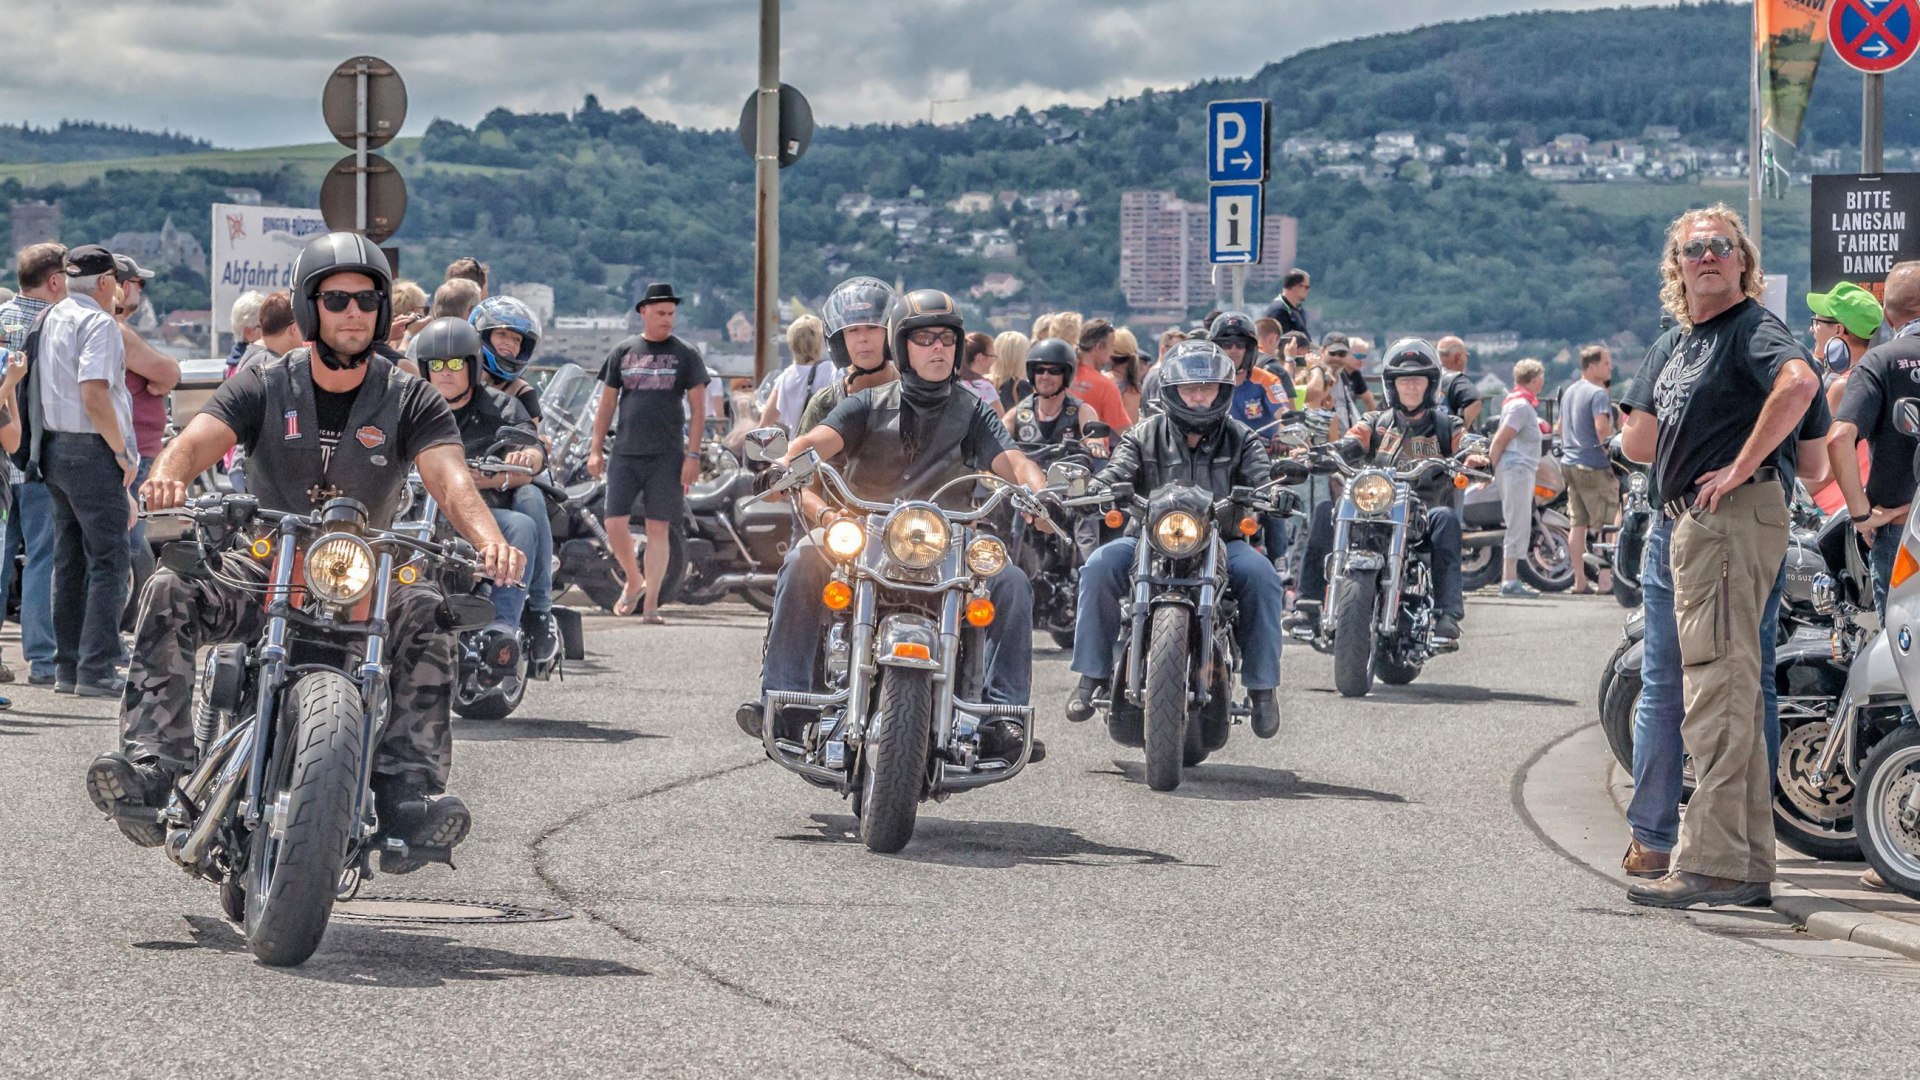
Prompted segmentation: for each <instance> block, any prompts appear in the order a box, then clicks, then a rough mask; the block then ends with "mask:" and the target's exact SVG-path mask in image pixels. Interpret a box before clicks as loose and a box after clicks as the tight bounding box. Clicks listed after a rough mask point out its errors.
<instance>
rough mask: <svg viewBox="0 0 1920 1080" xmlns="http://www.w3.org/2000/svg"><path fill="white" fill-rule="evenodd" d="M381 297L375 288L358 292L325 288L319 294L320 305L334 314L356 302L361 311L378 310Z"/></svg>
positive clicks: (371, 311) (370, 311)
mask: <svg viewBox="0 0 1920 1080" xmlns="http://www.w3.org/2000/svg"><path fill="white" fill-rule="evenodd" d="M381 299H382V297H381V295H380V293H379V291H378V290H375V289H362V290H360V291H359V292H342V291H341V290H339V289H327V290H325V291H324V292H322V293H320V294H319V300H320V305H321V306H322V307H324V308H326V309H327V310H328V311H331V312H333V313H334V314H336V315H338V314H339V313H340V312H342V311H345V310H347V305H348V304H356V305H358V306H359V308H360V310H361V311H364V312H367V313H369V314H371V313H373V312H375V311H379V310H380V301H381Z"/></svg>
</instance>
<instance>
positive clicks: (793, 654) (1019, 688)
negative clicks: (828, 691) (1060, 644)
mask: <svg viewBox="0 0 1920 1080" xmlns="http://www.w3.org/2000/svg"><path fill="white" fill-rule="evenodd" d="M832 576H833V567H832V566H831V565H829V563H828V560H827V556H826V554H825V553H824V552H822V551H821V550H820V548H819V546H818V545H817V544H816V543H815V542H814V538H813V537H811V536H810V537H808V538H807V539H806V540H803V541H801V542H800V543H798V544H795V545H793V547H791V548H789V549H787V557H786V560H785V561H784V562H782V563H781V564H780V576H779V579H778V580H777V581H776V582H775V584H774V587H773V614H772V616H770V617H769V618H768V620H767V656H766V665H765V667H764V668H763V669H762V671H761V674H760V686H761V689H762V690H797V691H801V692H808V691H812V690H814V689H815V686H814V684H813V682H814V680H813V669H814V660H815V658H816V656H817V655H818V654H819V652H820V646H821V641H822V640H823V639H824V638H825V637H826V606H825V605H824V604H822V603H821V601H820V590H822V589H824V588H826V586H827V579H828V578H830V577H832ZM987 595H988V597H989V598H991V599H992V600H993V607H994V616H993V622H992V623H990V624H989V625H988V626H987V657H986V660H987V687H986V697H987V700H988V701H990V702H993V703H996V704H1000V705H1025V704H1027V703H1028V701H1029V700H1030V699H1031V697H1032V696H1033V583H1032V582H1030V581H1028V580H1027V575H1026V574H1025V573H1023V572H1022V571H1021V569H1020V568H1019V567H1017V566H1013V565H1011V564H1009V565H1008V566H1007V568H1006V569H1005V570H1002V571H1000V572H999V573H998V574H995V575H994V576H992V577H990V578H988V579H987Z"/></svg>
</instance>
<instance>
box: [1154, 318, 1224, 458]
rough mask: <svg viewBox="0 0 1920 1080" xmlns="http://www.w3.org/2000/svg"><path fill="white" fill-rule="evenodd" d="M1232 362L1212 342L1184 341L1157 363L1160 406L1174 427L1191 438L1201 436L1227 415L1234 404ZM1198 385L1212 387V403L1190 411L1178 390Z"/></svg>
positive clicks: (1190, 408) (1190, 407)
mask: <svg viewBox="0 0 1920 1080" xmlns="http://www.w3.org/2000/svg"><path fill="white" fill-rule="evenodd" d="M1233 374H1234V373H1233V361H1231V360H1229V359H1227V354H1226V353H1224V352H1221V351H1220V346H1218V345H1215V344H1214V343H1213V342H1211V341H1193V340H1187V341H1183V342H1181V343H1180V344H1178V345H1175V346H1174V347H1173V351H1172V352H1169V353H1168V354H1167V356H1166V359H1164V360H1162V361H1160V405H1161V408H1163V409H1165V410H1166V413H1167V416H1168V417H1169V418H1170V419H1171V420H1172V421H1173V423H1174V426H1176V427H1178V428H1179V429H1180V430H1182V431H1184V432H1187V433H1188V434H1190V435H1203V434H1205V433H1207V432H1209V431H1211V430H1213V429H1214V428H1215V427H1218V426H1219V424H1220V421H1222V420H1224V419H1225V418H1226V415H1227V407H1228V406H1229V405H1231V404H1233ZM1198 384H1210V385H1212V386H1214V387H1215V393H1214V395H1213V400H1212V401H1211V402H1210V403H1208V404H1207V405H1206V406H1205V407H1203V408H1198V409H1196V408H1193V407H1192V406H1190V405H1188V404H1187V401H1186V399H1185V398H1183V397H1181V396H1180V388H1181V387H1183V386H1194V385H1198Z"/></svg>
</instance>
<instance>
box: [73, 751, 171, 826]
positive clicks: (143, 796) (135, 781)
mask: <svg viewBox="0 0 1920 1080" xmlns="http://www.w3.org/2000/svg"><path fill="white" fill-rule="evenodd" d="M172 789H173V774H172V773H170V772H168V771H167V770H166V769H163V768H161V767H160V766H159V765H157V764H154V763H153V762H151V761H129V760H127V755H125V754H123V753H121V752H120V751H118V750H111V751H108V752H107V753H104V754H101V755H100V756H99V757H97V758H94V759H93V764H91V765H89V766H87V797H88V798H90V799H92V800H93V805H94V807H95V808H96V809H98V810H99V811H100V812H101V813H103V814H105V815H107V816H108V817H110V818H113V822H114V824H116V825H118V826H120V831H121V832H122V833H124V834H126V837H127V839H129V840H131V841H133V842H134V843H136V844H139V845H140V846H141V847H159V846H160V845H161V844H164V843H166V842H167V830H166V829H164V828H162V827H161V825H160V823H159V820H158V818H157V815H156V816H154V817H153V818H149V817H148V816H147V814H146V813H144V811H155V810H158V809H160V808H161V807H163V806H165V805H166V804H167V793H168V792H169V791H171V790H172Z"/></svg>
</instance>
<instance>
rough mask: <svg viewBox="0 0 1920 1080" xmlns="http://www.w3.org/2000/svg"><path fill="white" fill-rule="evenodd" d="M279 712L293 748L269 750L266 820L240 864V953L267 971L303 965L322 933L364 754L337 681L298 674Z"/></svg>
mask: <svg viewBox="0 0 1920 1080" xmlns="http://www.w3.org/2000/svg"><path fill="white" fill-rule="evenodd" d="M285 707H286V708H287V709H288V710H289V711H290V713H291V715H290V716H289V717H288V719H289V721H290V723H288V724H287V725H285V730H287V731H290V732H291V733H292V745H290V746H282V747H277V748H276V749H275V751H274V754H273V760H274V762H275V764H276V766H277V767H276V768H275V769H274V770H273V772H272V774H270V775H272V776H273V778H274V779H273V782H272V783H270V784H269V786H268V788H267V794H268V799H269V803H268V805H269V809H270V813H269V814H268V816H267V817H265V818H263V819H262V820H261V823H260V827H259V828H257V829H255V830H254V833H253V837H252V840H251V842H250V844H249V848H250V853H249V855H248V859H247V884H246V932H247V948H248V949H250V950H251V951H252V952H253V955H255V956H256V957H259V958H260V961H261V962H262V963H264V964H268V965H271V966H274V967H290V966H292V965H294V964H300V963H304V962H305V961H306V959H307V958H308V957H310V956H312V955H313V951H314V950H315V949H317V948H319V947H320V938H321V935H323V934H325V933H326V930H327V919H328V918H329V917H330V916H331V915H332V914H333V900H334V894H335V889H336V886H337V885H338V884H339V881H340V868H341V866H342V864H343V863H344V862H345V860H346V855H347V841H348V837H349V836H350V835H351V833H352V829H353V803H354V798H355V796H357V795H358V794H359V793H360V765H361V761H362V760H363V759H362V756H361V755H362V754H363V753H365V751H366V748H365V747H364V746H362V745H361V742H362V740H361V724H360V713H361V708H362V703H361V700H360V688H359V687H358V686H356V685H354V683H353V681H352V680H350V679H348V678H347V677H346V676H345V675H342V674H340V673H339V672H337V671H316V672H312V673H311V674H308V675H306V676H304V677H303V678H301V680H300V681H299V682H297V683H295V684H294V686H293V689H292V691H290V692H289V693H288V694H287V697H286V706H285ZM283 797H284V800H285V801H284V802H282V801H281V800H282V798H283ZM276 834H278V835H276Z"/></svg>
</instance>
